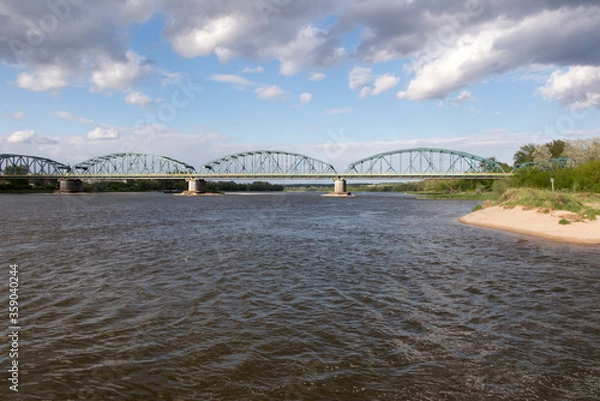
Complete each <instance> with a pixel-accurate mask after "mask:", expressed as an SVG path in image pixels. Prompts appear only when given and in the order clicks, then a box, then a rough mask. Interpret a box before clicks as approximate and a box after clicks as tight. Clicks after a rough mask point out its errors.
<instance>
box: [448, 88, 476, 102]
mask: <svg viewBox="0 0 600 401" xmlns="http://www.w3.org/2000/svg"><path fill="white" fill-rule="evenodd" d="M477 101H478V100H477V98H476V97H475V96H473V95H472V94H471V92H469V91H461V92H460V94H459V95H458V96H456V97H455V98H454V99H453V100H452V103H453V104H455V105H459V104H463V103H467V102H470V103H475V102H477Z"/></svg>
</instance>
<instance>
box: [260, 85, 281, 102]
mask: <svg viewBox="0 0 600 401" xmlns="http://www.w3.org/2000/svg"><path fill="white" fill-rule="evenodd" d="M254 93H256V97H257V98H258V99H265V100H266V99H278V98H281V97H282V96H283V95H284V93H283V91H282V90H281V89H280V88H279V87H278V86H277V85H271V86H263V87H260V88H256V89H255V90H254Z"/></svg>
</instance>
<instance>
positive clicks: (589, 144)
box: [562, 138, 600, 167]
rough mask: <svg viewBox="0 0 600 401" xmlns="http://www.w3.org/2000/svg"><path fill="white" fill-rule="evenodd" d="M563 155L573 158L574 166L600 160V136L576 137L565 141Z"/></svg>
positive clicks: (571, 163) (572, 164) (571, 162)
mask: <svg viewBox="0 0 600 401" xmlns="http://www.w3.org/2000/svg"><path fill="white" fill-rule="evenodd" d="M562 156H563V157H569V158H571V161H570V162H569V164H570V165H571V166H572V167H576V166H581V165H582V164H584V163H588V162H590V161H594V160H600V138H588V139H575V140H570V141H567V142H566V143H565V149H564V152H563V154H562Z"/></svg>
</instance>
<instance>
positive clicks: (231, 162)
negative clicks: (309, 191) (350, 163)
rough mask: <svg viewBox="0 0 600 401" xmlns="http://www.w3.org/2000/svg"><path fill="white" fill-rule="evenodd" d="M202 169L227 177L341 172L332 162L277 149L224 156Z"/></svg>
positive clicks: (331, 174) (298, 176) (316, 174)
mask: <svg viewBox="0 0 600 401" xmlns="http://www.w3.org/2000/svg"><path fill="white" fill-rule="evenodd" d="M200 173H201V174H204V175H209V176H213V177H223V178H227V177H232V178H233V177H240V178H243V177H248V178H261V177H264V178H278V177H281V178H289V177H291V176H293V177H294V178H302V177H307V176H310V177H313V178H314V177H315V176H323V177H324V178H330V177H335V176H337V175H338V173H337V171H336V170H335V168H334V167H333V166H332V165H331V164H329V163H326V162H324V161H321V160H318V159H314V158H312V157H309V156H305V155H301V154H298V153H291V152H283V151H277V150H257V151H253V152H243V153H237V154H233V155H229V156H224V157H221V158H220V159H216V160H213V161H211V162H210V163H207V164H205V165H204V166H202V169H201V171H200Z"/></svg>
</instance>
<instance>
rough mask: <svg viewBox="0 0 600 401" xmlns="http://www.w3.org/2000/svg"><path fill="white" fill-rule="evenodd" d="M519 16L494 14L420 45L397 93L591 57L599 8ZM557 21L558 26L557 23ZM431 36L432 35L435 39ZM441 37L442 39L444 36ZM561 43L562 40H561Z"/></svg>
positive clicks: (439, 93) (441, 88) (440, 93)
mask: <svg viewBox="0 0 600 401" xmlns="http://www.w3.org/2000/svg"><path fill="white" fill-rule="evenodd" d="M532 10H534V11H533V14H532V15H528V16H527V15H524V16H523V17H522V18H508V17H497V18H495V19H489V20H487V21H485V22H483V23H481V24H479V25H477V24H469V25H465V26H464V27H463V29H462V31H455V32H454V34H455V37H456V40H455V41H452V42H446V43H440V41H439V40H438V42H437V46H433V47H432V49H424V50H430V51H422V52H421V53H420V54H419V56H418V57H417V58H416V60H415V61H414V62H413V63H412V64H411V65H410V67H409V70H410V71H413V72H414V73H415V76H414V78H413V79H412V80H411V81H410V83H409V85H408V87H407V88H406V89H405V90H403V91H400V92H398V98H400V99H435V98H444V97H446V96H447V95H448V94H449V93H450V92H453V91H455V90H458V89H462V88H464V87H466V86H467V85H469V84H471V83H477V82H481V81H483V80H484V79H485V78H486V77H488V76H490V75H494V74H502V73H505V72H508V71H511V70H515V69H517V68H520V67H525V66H531V65H548V64H565V63H571V62H572V60H573V59H574V58H581V59H589V56H587V55H586V52H589V51H590V50H589V49H588V48H587V44H586V43H588V42H589V41H590V40H594V39H592V38H591V37H589V35H590V32H593V31H595V30H597V26H598V24H597V21H598V18H600V9H598V8H591V9H588V8H586V7H573V8H569V7H564V8H560V9H555V10H548V9H539V10H535V9H532ZM557 27H560V29H558V28H557ZM434 42H435V41H434ZM442 42H443V41H442ZM559 44H560V45H559Z"/></svg>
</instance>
